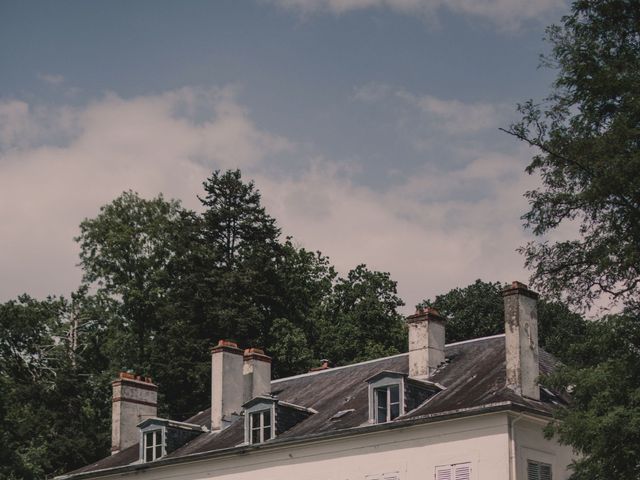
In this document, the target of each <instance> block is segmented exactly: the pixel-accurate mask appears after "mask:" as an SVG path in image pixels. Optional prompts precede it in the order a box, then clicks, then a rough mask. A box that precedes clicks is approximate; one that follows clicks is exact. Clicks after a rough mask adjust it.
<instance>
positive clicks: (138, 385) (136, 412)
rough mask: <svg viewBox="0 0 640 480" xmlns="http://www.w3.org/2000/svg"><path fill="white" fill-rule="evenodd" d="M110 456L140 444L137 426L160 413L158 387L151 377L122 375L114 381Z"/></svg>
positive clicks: (121, 373) (124, 373) (122, 373)
mask: <svg viewBox="0 0 640 480" xmlns="http://www.w3.org/2000/svg"><path fill="white" fill-rule="evenodd" d="M111 386H112V387H113V397H112V399H111V402H112V406H111V454H112V455H113V454H116V453H118V452H120V451H121V450H124V449H125V448H127V447H130V446H131V445H135V444H136V443H138V441H139V438H138V427H137V425H138V423H140V422H142V421H143V420H146V419H147V418H150V417H155V416H156V415H157V414H158V387H157V386H156V385H154V384H153V383H152V382H151V379H150V378H148V377H141V376H139V375H134V374H132V373H127V372H120V375H119V376H118V379H117V380H114V381H113V382H111Z"/></svg>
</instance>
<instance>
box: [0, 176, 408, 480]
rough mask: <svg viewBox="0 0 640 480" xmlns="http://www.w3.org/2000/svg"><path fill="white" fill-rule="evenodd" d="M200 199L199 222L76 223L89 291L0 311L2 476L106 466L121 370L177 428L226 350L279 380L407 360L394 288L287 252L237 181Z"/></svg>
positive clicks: (126, 200) (138, 205) (130, 211)
mask: <svg viewBox="0 0 640 480" xmlns="http://www.w3.org/2000/svg"><path fill="white" fill-rule="evenodd" d="M203 186H204V192H205V194H204V195H203V196H202V197H201V198H200V200H201V203H202V211H201V212H200V213H197V212H193V211H190V210H187V209H185V208H183V207H182V206H181V204H180V203H179V202H177V201H174V200H165V199H164V198H163V197H162V196H158V197H156V198H153V199H150V200H148V199H144V198H141V197H139V196H138V195H137V194H136V193H134V192H130V191H129V192H124V193H123V194H122V195H120V196H119V197H118V198H116V199H115V200H113V201H112V202H110V203H109V204H107V205H105V206H103V207H102V208H101V209H100V212H99V213H98V215H97V216H96V217H95V218H90V219H85V220H84V221H83V222H82V223H81V225H80V235H79V236H78V238H77V241H78V243H79V245H80V260H81V267H82V269H83V272H84V276H83V284H82V286H81V287H80V288H79V290H78V291H77V292H76V293H74V294H73V295H72V296H71V298H70V299H68V300H67V299H64V298H55V299H53V298H52V299H48V300H45V301H36V300H34V299H31V298H29V297H26V296H25V297H21V298H19V299H17V300H14V301H10V302H7V303H6V304H3V305H0V322H1V326H2V332H3V336H2V339H1V340H0V441H1V442H2V445H3V448H2V449H0V465H1V466H0V478H16V479H17V478H43V477H44V476H45V475H51V474H59V473H63V472H66V471H69V470H72V469H73V468H76V467H79V466H82V465H84V464H87V463H89V462H91V461H92V460H95V459H97V458H100V457H103V456H106V455H108V446H109V437H110V406H111V405H110V382H109V381H110V380H111V379H112V378H114V376H115V374H116V373H117V372H118V371H119V370H134V371H135V372H136V373H139V374H144V375H147V376H151V377H152V378H153V379H154V382H155V383H157V384H158V386H159V387H160V388H159V408H160V412H159V414H160V415H161V416H167V417H170V418H176V419H185V418H187V417H189V416H191V415H193V414H195V413H197V412H198V411H200V410H203V409H205V408H207V406H208V405H209V403H210V398H209V397H210V381H211V380H210V379H211V375H210V373H211V363H210V362H211V358H210V347H211V346H212V345H213V344H215V343H216V342H217V341H218V340H219V339H221V338H227V339H233V340H236V341H237V342H238V343H239V345H240V346H241V347H249V346H255V347H262V348H264V349H265V350H266V352H267V354H269V355H271V356H272V357H273V359H274V363H273V374H274V376H276V377H280V376H285V375H291V374H296V373H302V372H305V371H308V369H309V368H311V367H314V366H318V365H320V359H323V358H329V359H330V360H331V361H332V363H334V364H336V365H340V364H346V363H350V362H354V361H359V360H365V359H368V358H372V357H376V356H379V355H383V354H389V353H397V352H399V351H401V349H403V348H404V342H405V335H404V325H403V322H402V318H401V316H400V315H399V314H398V313H397V311H396V309H397V307H399V306H401V305H402V304H403V303H402V301H401V300H400V299H399V297H398V296H397V292H396V283H395V282H394V281H393V280H391V278H390V277H389V275H388V274H386V273H381V272H375V271H371V270H369V269H367V268H366V266H364V265H359V266H357V267H356V268H354V269H353V270H352V271H350V272H348V274H347V275H346V276H344V277H338V275H337V274H336V271H335V269H334V267H333V266H332V265H331V263H330V261H329V259H328V258H327V257H325V256H324V255H322V254H321V253H320V252H313V251H308V250H306V249H304V248H301V247H299V246H297V245H296V244H295V243H294V241H293V240H292V239H291V238H288V237H285V238H284V239H282V238H281V233H280V229H279V227H278V226H277V224H276V222H275V220H274V219H273V218H272V217H271V216H269V214H268V213H267V212H266V210H265V209H264V207H263V206H262V205H261V199H260V193H259V192H258V190H257V189H256V188H255V186H254V185H253V183H252V182H245V181H243V179H242V176H241V174H240V172H239V171H237V170H236V171H227V172H219V171H216V172H213V174H212V175H211V176H210V177H209V178H208V179H207V180H206V181H205V182H204V184H203ZM89 292H91V293H89ZM5 445H6V446H8V447H9V448H4V446H5Z"/></svg>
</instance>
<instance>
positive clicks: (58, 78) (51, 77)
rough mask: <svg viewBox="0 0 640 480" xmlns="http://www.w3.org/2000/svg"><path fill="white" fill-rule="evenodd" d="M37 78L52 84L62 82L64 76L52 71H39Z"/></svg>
mask: <svg viewBox="0 0 640 480" xmlns="http://www.w3.org/2000/svg"><path fill="white" fill-rule="evenodd" d="M38 78H39V79H40V80H42V81H43V82H44V83H48V84H49V85H54V86H55V85H61V84H62V83H64V77H63V76H62V75H55V74H52V73H39V74H38Z"/></svg>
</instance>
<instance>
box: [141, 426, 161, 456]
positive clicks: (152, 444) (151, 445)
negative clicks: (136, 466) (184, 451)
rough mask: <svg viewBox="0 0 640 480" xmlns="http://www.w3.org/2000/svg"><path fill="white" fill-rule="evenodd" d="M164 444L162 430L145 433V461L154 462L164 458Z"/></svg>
mask: <svg viewBox="0 0 640 480" xmlns="http://www.w3.org/2000/svg"><path fill="white" fill-rule="evenodd" d="M163 448H164V444H163V441H162V430H160V429H159V430H151V431H150V432H145V433H144V461H145V462H153V461H154V460H157V459H159V458H160V457H162V450H163Z"/></svg>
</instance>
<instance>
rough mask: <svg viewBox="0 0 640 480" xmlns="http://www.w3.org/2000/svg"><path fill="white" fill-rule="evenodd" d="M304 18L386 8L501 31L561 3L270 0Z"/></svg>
mask: <svg viewBox="0 0 640 480" xmlns="http://www.w3.org/2000/svg"><path fill="white" fill-rule="evenodd" d="M270 1H271V2H272V3H275V4H276V5H278V6H280V7H282V8H285V9H289V10H293V11H296V12H299V13H302V14H304V15H308V14H314V13H320V12H330V13H333V14H336V15H341V14H344V13H347V12H352V11H357V10H363V9H367V8H386V9H389V10H391V11H394V12H397V13H400V14H405V15H418V16H423V17H427V16H432V15H433V14H434V13H436V12H437V11H439V10H448V11H449V12H452V13H457V14H462V15H466V16H469V17H475V18H480V19H482V20H486V21H489V22H491V23H492V24H494V25H497V26H498V27H499V28H501V29H506V30H509V29H513V28H517V27H518V26H520V25H521V24H522V23H523V22H524V21H527V20H531V19H546V18H548V17H549V16H550V15H551V14H552V13H554V12H557V11H558V9H560V8H561V7H562V6H564V4H565V2H564V1H563V0H270Z"/></svg>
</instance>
